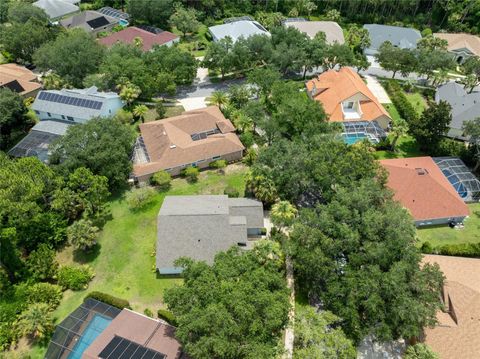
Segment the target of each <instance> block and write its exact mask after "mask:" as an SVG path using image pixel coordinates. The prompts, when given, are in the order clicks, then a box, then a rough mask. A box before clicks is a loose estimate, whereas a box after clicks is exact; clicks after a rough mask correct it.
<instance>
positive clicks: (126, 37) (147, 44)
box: [98, 26, 180, 51]
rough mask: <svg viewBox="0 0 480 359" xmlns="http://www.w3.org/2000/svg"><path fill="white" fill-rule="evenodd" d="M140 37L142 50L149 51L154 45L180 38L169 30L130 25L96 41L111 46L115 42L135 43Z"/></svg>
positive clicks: (176, 40) (170, 44) (172, 41)
mask: <svg viewBox="0 0 480 359" xmlns="http://www.w3.org/2000/svg"><path fill="white" fill-rule="evenodd" d="M137 39H140V41H141V44H142V46H141V47H142V49H143V51H150V50H151V49H152V47H153V46H155V45H165V46H172V45H173V44H174V43H177V42H178V41H180V38H179V37H178V36H177V35H175V34H172V33H171V32H169V31H159V32H150V31H146V30H143V29H140V28H138V27H135V26H132V27H128V28H126V29H123V30H121V31H118V32H114V33H112V34H110V35H108V36H106V37H102V38H101V39H99V40H98V41H99V42H100V43H101V44H102V45H105V46H109V47H110V46H112V45H114V44H116V43H117V42H121V43H124V44H135V42H136V41H137Z"/></svg>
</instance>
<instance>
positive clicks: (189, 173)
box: [182, 166, 200, 183]
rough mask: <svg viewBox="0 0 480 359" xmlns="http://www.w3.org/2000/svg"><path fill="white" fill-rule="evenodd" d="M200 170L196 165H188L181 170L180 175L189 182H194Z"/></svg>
mask: <svg viewBox="0 0 480 359" xmlns="http://www.w3.org/2000/svg"><path fill="white" fill-rule="evenodd" d="M199 173H200V171H199V169H198V168H197V167H193V166H189V167H187V168H185V169H184V170H183V171H182V176H183V177H185V178H186V179H187V181H188V182H190V183H195V182H197V181H198V175H199Z"/></svg>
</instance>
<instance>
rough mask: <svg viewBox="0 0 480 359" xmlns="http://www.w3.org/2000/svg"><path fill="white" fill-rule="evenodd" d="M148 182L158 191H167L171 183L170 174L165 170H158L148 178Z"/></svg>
mask: <svg viewBox="0 0 480 359" xmlns="http://www.w3.org/2000/svg"><path fill="white" fill-rule="evenodd" d="M150 183H151V184H153V185H154V186H157V187H158V189H159V190H160V191H168V190H169V189H170V186H171V183H172V176H171V175H170V173H168V172H166V171H159V172H157V173H155V174H154V175H153V176H152V178H150Z"/></svg>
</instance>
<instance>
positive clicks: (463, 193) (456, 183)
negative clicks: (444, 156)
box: [442, 168, 468, 198]
mask: <svg viewBox="0 0 480 359" xmlns="http://www.w3.org/2000/svg"><path fill="white" fill-rule="evenodd" d="M442 172H443V174H444V175H445V177H447V179H448V181H449V182H450V183H451V184H452V186H453V188H455V190H456V191H457V193H458V194H459V196H460V197H462V198H466V197H467V196H468V190H467V189H466V188H465V186H464V185H463V184H462V182H461V181H460V179H459V178H458V177H457V176H455V175H454V174H453V173H451V172H450V171H449V170H447V169H446V168H444V169H442Z"/></svg>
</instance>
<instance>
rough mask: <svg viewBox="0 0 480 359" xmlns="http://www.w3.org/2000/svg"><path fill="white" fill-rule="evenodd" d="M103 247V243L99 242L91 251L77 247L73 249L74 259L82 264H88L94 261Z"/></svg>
mask: <svg viewBox="0 0 480 359" xmlns="http://www.w3.org/2000/svg"><path fill="white" fill-rule="evenodd" d="M101 249H102V245H101V244H97V245H96V246H95V247H93V248H92V249H91V250H89V251H83V250H81V249H75V250H74V251H73V260H74V261H75V262H77V263H80V264H87V263H90V262H92V261H93V260H94V259H95V258H97V257H98V255H99V254H100V250H101Z"/></svg>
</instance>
